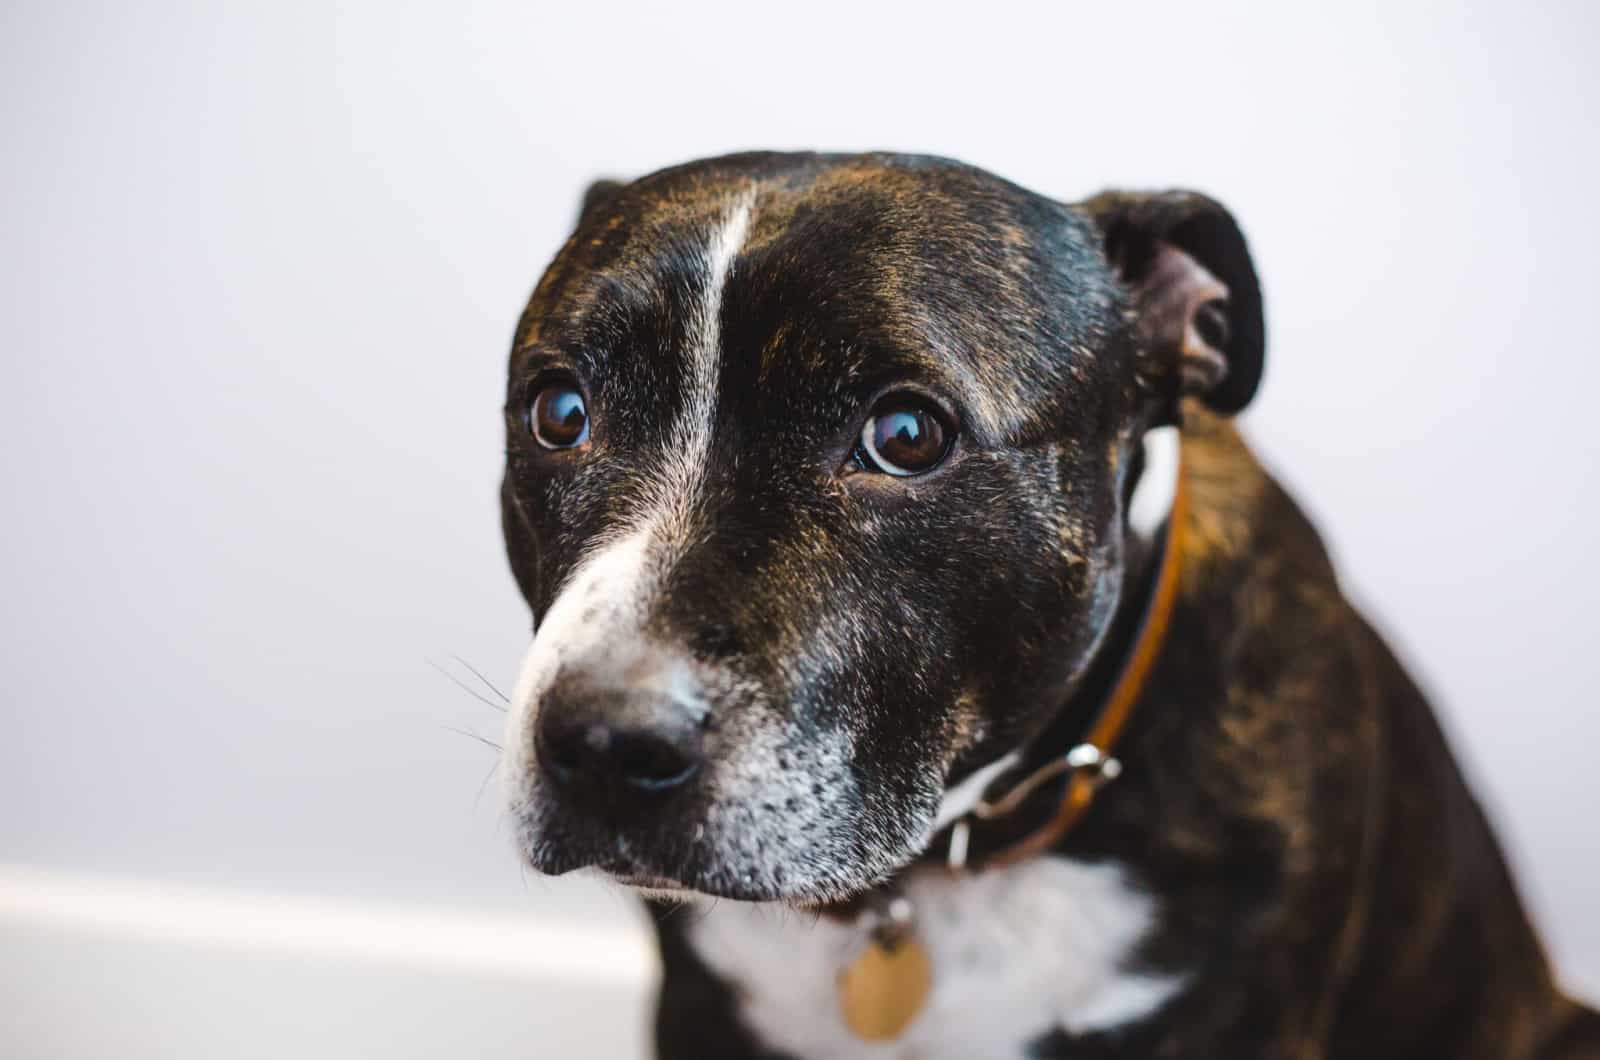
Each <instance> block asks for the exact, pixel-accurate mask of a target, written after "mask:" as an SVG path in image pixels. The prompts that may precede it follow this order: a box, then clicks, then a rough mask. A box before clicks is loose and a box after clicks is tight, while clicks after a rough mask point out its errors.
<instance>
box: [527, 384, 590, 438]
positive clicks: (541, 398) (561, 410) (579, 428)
mask: <svg viewBox="0 0 1600 1060" xmlns="http://www.w3.org/2000/svg"><path fill="white" fill-rule="evenodd" d="M527 427H528V433H530V434H532V435H533V437H534V440H535V441H537V442H538V443H539V444H540V445H542V446H544V447H545V448H546V449H576V448H577V447H578V446H580V445H582V444H583V443H584V442H587V441H588V440H589V408H588V406H587V405H586V404H585V402H584V400H583V391H581V390H579V389H578V387H577V385H576V384H574V383H571V382H564V381H563V382H552V383H547V384H545V385H544V386H543V387H540V388H539V392H538V393H537V394H535V395H534V396H533V401H532V402H531V403H530V404H529V405H528V412H527Z"/></svg>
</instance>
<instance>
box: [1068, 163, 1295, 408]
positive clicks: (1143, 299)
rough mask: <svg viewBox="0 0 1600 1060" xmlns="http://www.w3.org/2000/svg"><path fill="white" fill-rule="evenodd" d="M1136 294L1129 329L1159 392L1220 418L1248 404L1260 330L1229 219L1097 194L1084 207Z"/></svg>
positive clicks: (1181, 195) (1259, 356) (1224, 214)
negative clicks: (1192, 398)
mask: <svg viewBox="0 0 1600 1060" xmlns="http://www.w3.org/2000/svg"><path fill="white" fill-rule="evenodd" d="M1082 208H1083V209H1084V210H1085V211H1086V212H1087V213H1088V214H1089V216H1090V218H1092V219H1093V221H1094V223H1095V225H1096V227H1098V228H1099V230H1100V235H1101V239H1102V240H1103V241H1104V248H1105V254H1106V259H1107V260H1108V261H1110V262H1111V265H1112V267H1113V268H1114V269H1116V271H1117V274H1118V276H1120V277H1121V279H1122V281H1123V283H1125V284H1126V285H1127V286H1128V289H1129V291H1130V292H1131V293H1132V295H1133V300H1134V309H1135V312H1136V313H1137V318H1136V320H1135V328H1136V331H1137V334H1138V338H1139V341H1140V344H1141V346H1142V347H1143V349H1144V352H1145V354H1146V355H1147V356H1149V357H1151V358H1153V359H1154V361H1153V363H1154V366H1155V370H1156V373H1157V374H1158V375H1160V376H1162V377H1163V378H1161V379H1158V380H1156V382H1157V383H1158V385H1165V386H1168V387H1176V388H1177V391H1176V392H1177V393H1179V394H1198V395H1200V396H1201V397H1203V398H1204V400H1205V401H1206V403H1207V404H1208V405H1210V406H1211V407H1212V408H1214V409H1216V410H1217V411H1218V412H1222V413H1234V412H1238V411H1239V410H1240V409H1242V408H1244V407H1245V405H1247V404H1249V403H1250V398H1251V396H1252V395H1254V394H1255V392H1256V386H1257V384H1259V383H1260V382H1261V367H1262V360H1263V358H1264V356H1265V353H1266V324H1265V321H1264V320H1263V319H1262V313H1261V287H1260V284H1259V283H1258V282H1257V281H1256V270H1255V266H1254V265H1252V264H1251V262H1250V250H1249V248H1248V247H1247V246H1246V245H1245V241H1244V235H1243V233H1241V232H1240V231H1239V226H1238V225H1237V224H1236V223H1234V220H1233V217H1232V216H1231V215H1230V214H1229V213H1228V211H1227V210H1225V209H1223V207H1222V205H1221V204H1220V203H1218V202H1215V201H1213V200H1211V199H1208V198H1206V197H1205V196H1204V195H1197V194H1195V193H1193V192H1186V191H1169V192H1158V193H1131V192H1119V191H1110V192H1104V193H1102V194H1100V195H1097V196H1095V197H1094V198H1092V199H1090V200H1088V201H1087V202H1085V203H1083V204H1082Z"/></svg>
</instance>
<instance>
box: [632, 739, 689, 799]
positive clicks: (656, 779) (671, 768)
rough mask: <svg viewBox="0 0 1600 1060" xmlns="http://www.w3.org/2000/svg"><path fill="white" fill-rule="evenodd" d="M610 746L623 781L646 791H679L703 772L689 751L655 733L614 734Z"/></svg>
mask: <svg viewBox="0 0 1600 1060" xmlns="http://www.w3.org/2000/svg"><path fill="white" fill-rule="evenodd" d="M610 743H611V747H612V751H613V757H614V758H615V760H616V766H617V771H618V772H619V773H620V774H621V775H622V779H623V780H625V781H627V782H628V783H629V784H631V785H632V786H633V787H636V788H639V789H642V790H644V791H664V790H666V789H667V788H675V787H678V786H679V785H680V784H683V783H684V782H686V781H687V780H688V779H689V778H690V777H692V776H694V774H695V772H696V771H697V770H698V769H699V768H700V760H699V758H698V757H697V756H696V755H694V754H693V753H691V752H690V750H689V748H687V747H685V746H680V745H678V744H677V743H674V742H673V741H671V740H668V739H664V738H662V737H661V736H659V735H657V734H655V733H649V732H642V733H614V734H612V737H611V740H610Z"/></svg>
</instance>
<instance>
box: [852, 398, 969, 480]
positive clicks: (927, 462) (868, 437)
mask: <svg viewBox="0 0 1600 1060" xmlns="http://www.w3.org/2000/svg"><path fill="white" fill-rule="evenodd" d="M953 436H954V432H953V431H951V430H950V429H949V428H947V427H946V426H945V423H944V419H943V418H942V417H941V416H940V414H939V413H938V412H936V411H934V409H933V408H932V407H931V406H930V405H929V404H928V403H927V402H926V401H923V400H921V399H918V398H914V397H907V396H905V395H891V396H890V397H888V398H885V399H884V400H883V401H880V402H879V403H878V406H877V408H875V409H873V410H872V415H871V416H869V417H867V422H866V424H865V425H864V426H863V427H862V428H861V441H860V444H858V445H857V446H856V462H857V463H858V464H859V465H860V466H861V467H863V468H866V469H868V470H872V471H883V472H886V473H888V474H890V475H898V476H901V477H904V476H907V475H920V474H922V473H923V472H925V471H932V470H933V469H934V468H936V467H938V466H939V463H940V461H942V460H944V458H945V456H946V455H947V454H948V453H949V452H950V443H951V441H952V440H953Z"/></svg>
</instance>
